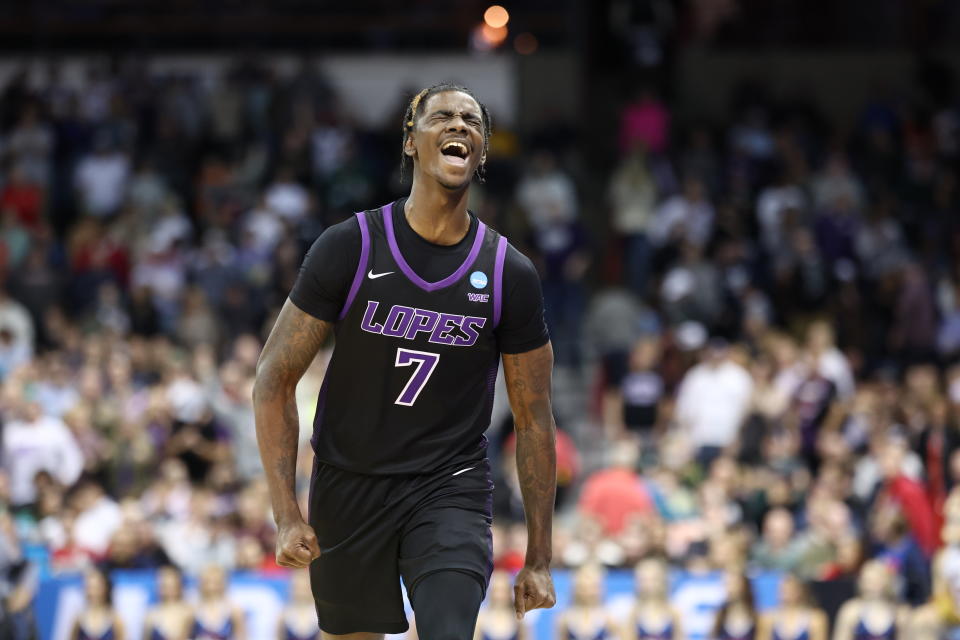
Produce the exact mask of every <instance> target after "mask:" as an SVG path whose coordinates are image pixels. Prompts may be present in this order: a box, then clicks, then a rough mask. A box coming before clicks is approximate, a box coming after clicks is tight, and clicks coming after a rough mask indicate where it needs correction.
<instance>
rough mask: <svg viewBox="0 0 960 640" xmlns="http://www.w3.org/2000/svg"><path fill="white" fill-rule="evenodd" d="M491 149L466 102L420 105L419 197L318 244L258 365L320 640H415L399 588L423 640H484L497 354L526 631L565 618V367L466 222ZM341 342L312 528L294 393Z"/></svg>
mask: <svg viewBox="0 0 960 640" xmlns="http://www.w3.org/2000/svg"><path fill="white" fill-rule="evenodd" d="M489 136H490V118H489V115H488V113H487V110H486V108H485V107H484V106H483V105H482V104H481V103H480V102H479V101H478V100H477V99H476V98H475V96H474V95H473V94H472V93H471V92H470V91H469V90H467V89H465V88H462V87H457V86H453V85H436V86H433V87H430V88H428V89H425V90H423V91H421V92H420V93H419V94H417V95H416V96H415V97H414V98H413V100H412V101H411V102H410V104H409V105H408V107H407V112H406V114H405V117H404V124H403V147H402V148H403V156H402V157H403V159H404V160H410V161H412V163H413V185H412V188H411V190H410V195H409V196H408V197H405V198H401V199H400V200H398V201H396V202H392V203H389V204H387V205H385V206H382V207H380V208H378V209H371V210H368V211H364V212H361V213H359V214H357V215H356V216H354V217H353V218H351V219H349V220H347V221H346V222H343V223H341V224H338V225H334V226H332V227H331V228H330V229H328V230H326V231H325V232H324V233H323V234H322V235H321V236H320V237H319V238H318V239H317V241H316V242H315V243H314V244H313V246H312V247H311V249H310V251H309V253H308V255H307V257H306V258H305V259H304V262H303V266H302V267H301V270H300V275H299V277H298V279H297V281H296V283H295V285H294V287H293V290H292V291H291V293H290V296H289V299H288V300H287V301H286V303H285V304H284V306H283V308H282V309H281V311H280V314H279V316H278V318H277V321H276V324H275V326H274V327H273V330H272V331H271V333H270V336H269V337H268V339H267V342H266V344H265V346H264V348H263V352H262V354H261V356H260V361H259V363H258V365H257V378H256V384H255V388H254V392H253V395H254V405H255V412H256V425H257V437H258V441H259V444H260V452H261V457H262V460H263V464H264V468H265V470H266V476H267V480H268V483H269V486H270V496H271V500H272V503H273V509H274V516H275V518H276V521H277V526H278V535H277V562H278V563H279V564H281V565H283V566H288V567H306V566H309V567H310V573H311V584H312V589H313V596H314V600H315V601H316V606H317V614H318V619H319V626H320V629H321V630H322V631H323V632H324V637H325V638H337V637H341V636H343V637H347V638H350V640H373V639H376V638H380V637H382V634H384V633H401V632H403V631H406V630H407V628H408V624H407V621H406V616H405V615H404V609H403V601H402V598H401V592H400V578H401V576H402V578H403V583H404V585H405V587H406V589H407V594H408V596H409V598H410V602H411V604H412V606H413V609H414V614H415V619H416V627H417V632H418V635H419V638H420V640H439V639H444V640H446V639H450V638H463V639H464V640H468V639H469V638H471V637H472V635H473V629H474V625H475V623H476V619H477V611H478V609H479V606H480V602H481V600H482V599H483V597H484V593H485V591H486V588H487V584H488V581H489V578H490V573H491V571H492V562H491V534H490V524H491V519H492V516H491V503H492V499H491V491H492V482H491V480H490V466H489V463H488V462H487V458H486V440H485V439H484V437H483V432H484V431H485V430H486V428H487V426H488V423H489V420H490V409H491V404H492V399H493V386H494V380H495V378H496V374H497V368H498V365H499V361H500V359H501V354H502V359H503V366H504V374H505V378H506V382H507V388H508V393H509V398H510V403H511V407H512V409H513V413H514V417H515V422H516V429H517V462H518V467H519V474H520V483H521V485H522V492H523V498H524V505H525V511H526V519H527V528H528V531H529V544H528V547H527V554H526V564H525V566H524V568H523V569H522V570H521V571H520V573H519V574H518V575H517V577H516V580H515V584H514V608H515V610H516V614H517V616H518V618H522V617H523V615H524V613H525V612H526V611H529V610H531V609H535V608H545V607H551V606H553V604H554V601H555V596H554V590H553V583H552V581H551V577H550V572H549V569H548V567H549V564H550V556H551V524H552V517H553V500H554V492H555V485H556V460H555V450H554V433H555V425H554V423H553V416H552V410H551V406H550V380H551V369H552V366H553V351H552V349H551V346H550V342H549V338H548V335H547V331H546V327H545V326H544V321H543V308H542V305H543V297H542V294H541V292H540V284H539V278H538V277H537V273H536V271H535V269H534V268H533V265H532V264H531V263H530V261H529V260H527V259H526V258H524V257H523V256H522V254H520V253H519V252H518V251H516V250H515V249H514V248H513V247H511V246H510V245H509V244H508V243H507V241H506V239H505V238H503V237H502V236H500V235H499V234H498V233H497V232H496V231H494V230H493V229H491V228H489V227H487V226H486V225H485V224H483V223H482V222H480V221H479V220H478V219H477V217H476V216H475V215H474V214H472V213H471V212H469V211H467V192H468V190H469V187H470V181H471V179H472V177H473V176H474V174H475V173H477V171H478V169H480V168H482V166H483V164H484V162H485V160H486V153H487V143H488V140H489ZM331 332H332V333H333V334H334V335H335V336H336V347H335V349H334V351H333V355H332V358H331V361H330V364H329V368H328V370H327V373H326V376H325V378H324V381H323V385H322V387H321V390H320V395H319V398H318V403H317V411H316V415H315V418H314V435H313V441H312V443H313V448H314V451H315V452H316V459H315V463H314V468H313V478H312V484H311V497H310V505H309V514H308V521H304V519H303V516H302V515H301V513H300V510H299V508H298V506H297V503H296V499H295V495H294V469H295V465H296V456H297V433H298V417H297V410H296V404H295V401H294V390H295V388H296V385H297V381H298V380H299V379H300V377H301V376H302V375H303V373H304V371H305V369H306V368H307V367H308V366H309V365H310V363H311V362H312V360H313V358H314V355H315V354H316V353H317V350H318V349H319V348H320V346H321V345H322V344H323V343H324V341H325V340H326V339H327V337H328V336H329V335H330V333H331Z"/></svg>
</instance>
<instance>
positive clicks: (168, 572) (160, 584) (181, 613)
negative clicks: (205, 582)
mask: <svg viewBox="0 0 960 640" xmlns="http://www.w3.org/2000/svg"><path fill="white" fill-rule="evenodd" d="M157 595H158V596H159V602H158V603H157V604H156V605H155V606H154V607H152V608H151V609H150V610H149V611H147V617H146V619H145V620H144V633H143V637H144V638H146V639H148V640H186V638H187V634H188V633H189V632H190V625H191V623H192V622H193V610H192V609H191V608H190V605H189V604H187V602H186V601H185V600H184V599H183V576H182V575H180V570H179V569H177V568H176V567H174V566H165V567H160V569H158V570H157Z"/></svg>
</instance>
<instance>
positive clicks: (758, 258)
mask: <svg viewBox="0 0 960 640" xmlns="http://www.w3.org/2000/svg"><path fill="white" fill-rule="evenodd" d="M411 93H412V91H411ZM396 99H397V102H396V109H395V111H396V114H397V117H396V118H394V120H395V121H394V120H391V121H389V122H387V123H384V127H383V129H382V130H367V129H363V128H360V127H358V126H357V125H356V124H355V123H353V122H352V121H351V119H350V117H349V113H347V110H345V109H344V108H343V106H342V105H340V104H339V102H338V100H337V94H336V91H335V88H334V87H331V86H330V85H329V83H328V82H327V81H326V80H325V79H324V78H323V76H321V75H320V74H318V73H316V72H314V71H311V69H310V67H308V66H304V67H303V68H302V69H301V70H300V71H298V72H297V73H295V74H293V75H292V76H288V77H281V76H279V75H276V74H274V73H272V72H270V71H269V70H268V69H265V68H262V67H259V66H256V65H252V64H238V65H235V66H231V67H229V68H227V69H225V70H224V72H223V73H222V74H221V75H220V76H218V77H217V78H216V79H214V80H211V79H210V78H209V77H205V78H203V79H201V78H199V77H194V76H191V75H189V74H178V73H168V74H158V73H147V72H146V71H145V69H143V68H140V67H138V66H137V65H135V64H127V63H123V64H114V65H107V66H103V67H100V66H96V65H92V66H91V67H90V68H89V70H88V72H87V75H86V77H85V78H84V79H83V81H82V82H81V83H79V84H77V83H76V82H73V83H66V82H62V81H61V77H60V70H59V69H58V68H57V67H56V66H55V65H51V66H50V67H49V69H45V70H44V71H43V73H41V74H36V73H33V74H27V73H23V74H18V75H15V76H14V77H12V78H11V79H10V81H9V82H8V84H7V85H6V87H5V88H3V90H2V95H0V167H2V172H0V178H2V180H0V380H2V387H0V415H2V452H0V455H2V457H0V468H2V474H0V502H2V504H3V505H5V507H6V508H5V509H4V510H3V512H2V513H0V595H3V594H10V593H14V594H17V593H22V592H23V590H24V589H27V590H29V589H28V588H29V585H30V584H32V583H35V581H36V579H37V575H36V574H37V571H36V570H35V569H36V567H37V566H40V567H42V569H43V570H44V571H47V570H50V571H54V572H65V571H77V570H82V569H85V568H88V567H91V566H96V567H98V568H100V569H104V570H111V569H118V568H155V567H159V566H164V565H170V564H172V565H175V566H177V567H179V568H180V569H181V570H183V571H185V572H188V573H190V574H196V573H199V572H201V571H202V570H203V569H204V567H206V566H207V565H208V564H210V563H211V562H212V563H215V564H217V565H219V566H222V567H226V568H228V569H248V570H251V569H252V570H262V571H274V570H278V568H277V567H276V566H275V564H274V562H273V535H274V527H273V523H272V517H271V514H270V508H269V500H268V497H267V492H266V488H265V484H264V481H263V478H262V474H261V472H260V467H259V456H258V451H257V447H256V440H255V434H254V422H253V411H252V405H251V389H252V383H253V376H254V370H255V365H256V360H257V357H258V353H259V349H260V346H261V344H262V341H263V340H264V338H265V336H266V333H267V332H268V331H269V328H270V326H271V323H272V319H273V317H274V315H275V313H276V312H277V310H278V309H279V307H280V305H281V304H282V303H283V300H284V299H285V296H286V294H287V293H288V292H289V290H290V287H291V285H292V284H293V281H294V279H295V278H296V275H297V270H298V268H299V265H300V261H301V259H302V256H303V255H304V252H305V250H306V248H307V247H308V246H309V245H310V243H311V242H312V241H313V240H314V239H315V238H316V236H317V235H318V234H319V233H320V232H321V231H322V229H323V228H325V227H326V226H328V225H330V224H333V223H335V222H337V221H339V220H342V219H345V218H346V217H347V216H349V215H350V214H351V212H352V211H356V210H360V209H363V208H369V207H371V206H376V205H378V204H383V203H386V202H387V201H389V200H390V199H391V198H393V197H395V196H398V195H400V194H402V193H403V189H404V184H405V183H404V182H403V181H402V176H401V174H400V170H399V140H400V138H399V133H400V128H399V122H400V119H401V118H400V115H401V114H402V108H403V107H404V104H405V100H406V99H407V96H397V97H396ZM493 115H494V123H495V126H496V122H497V120H496V117H497V114H493ZM571 131H572V130H571V129H570V128H569V127H564V126H563V125H562V123H554V122H545V123H544V126H543V128H542V130H540V131H535V132H526V135H524V136H520V135H518V134H517V133H516V132H512V131H510V130H509V129H508V128H501V129H498V130H495V134H494V137H493V138H492V140H491V149H490V161H489V162H488V168H487V174H486V181H485V182H483V183H481V184H478V185H476V193H473V194H472V196H471V197H472V200H473V205H472V207H473V209H474V210H475V211H477V212H478V213H479V215H481V217H484V218H485V219H487V220H488V221H489V222H491V223H492V224H494V225H495V226H497V227H499V228H501V229H502V230H504V231H505V232H506V233H507V235H508V236H509V237H510V238H511V239H512V241H513V242H514V244H516V245H517V246H518V247H520V248H522V249H523V250H524V251H525V252H526V253H527V254H528V255H530V256H531V258H533V260H534V262H535V264H536V265H537V267H538V268H539V269H540V272H541V276H542V282H543V289H544V297H545V305H546V316H547V322H548V325H549V328H550V331H551V335H552V338H553V342H554V346H555V349H556V353H557V371H558V383H563V384H565V385H567V386H568V387H572V388H576V389H578V390H579V394H573V395H577V396H578V397H582V401H580V402H573V403H570V402H562V398H558V403H557V404H558V423H559V425H560V428H561V433H560V437H559V439H558V459H559V469H558V482H559V486H560V489H559V492H558V505H557V507H558V521H557V526H556V533H555V552H554V559H555V562H556V564H557V566H566V567H586V568H591V569H590V571H594V572H596V571H601V572H602V567H633V566H635V565H637V563H638V562H641V561H644V560H646V559H649V558H660V559H663V560H664V561H666V562H669V563H670V564H671V565H673V566H675V567H684V568H686V569H689V570H691V571H701V570H703V571H706V570H719V569H724V570H732V571H739V572H740V574H741V575H742V571H743V570H744V569H749V570H754V569H756V570H768V569H769V570H778V571H784V572H787V573H789V574H790V575H793V576H795V577H796V579H797V580H798V581H802V582H803V583H804V584H806V583H810V584H817V585H820V586H819V587H818V589H821V590H822V589H829V588H836V589H837V590H836V591H831V592H830V593H834V594H836V595H837V597H841V596H842V597H841V598H840V600H836V598H835V600H836V601H837V602H839V601H841V600H842V599H844V598H847V597H852V596H853V595H854V593H855V591H856V581H857V578H856V576H857V575H859V573H860V572H861V569H862V567H863V566H864V563H866V562H868V561H877V562H879V563H880V565H882V566H883V567H884V568H885V569H886V570H887V571H889V572H890V574H891V578H892V579H891V581H890V584H891V585H892V586H891V587H890V589H891V593H894V594H895V596H896V598H897V599H898V600H899V601H902V602H907V603H909V604H911V605H914V606H918V607H922V606H923V605H925V604H927V603H929V602H931V599H932V598H933V599H934V600H935V596H934V594H935V592H936V591H937V589H935V584H936V582H937V581H936V580H934V578H933V576H934V573H936V572H935V571H934V570H933V562H932V561H933V558H934V557H935V554H938V553H940V554H943V553H945V552H944V551H943V549H944V544H945V543H950V544H953V543H957V544H960V539H956V538H960V536H955V535H954V534H950V535H946V534H945V533H944V532H947V531H954V530H951V529H950V527H951V526H953V527H956V526H957V524H956V517H954V518H953V519H951V517H949V513H948V512H949V509H947V507H946V505H947V504H948V503H949V501H948V496H949V495H950V492H951V490H952V489H953V487H954V486H955V484H956V483H957V481H958V480H960V453H958V450H960V425H958V424H957V421H958V418H960V367H958V366H957V364H956V363H957V361H958V356H960V188H958V184H957V175H958V172H957V170H958V168H960V111H958V108H957V105H956V104H955V103H951V102H949V101H946V102H945V101H944V100H942V97H937V96H935V95H927V94H925V93H924V92H923V91H920V90H918V91H917V92H915V93H913V94H910V95H909V96H900V95H895V94H885V93H882V92H881V93H878V94H877V95H876V96H875V98H873V99H871V101H870V102H869V103H868V104H866V105H864V108H863V110H862V113H861V115H860V117H859V119H858V120H857V122H856V123H855V126H853V127H852V128H846V129H841V128H838V126H837V125H835V124H832V123H830V122H829V120H828V119H826V118H824V117H823V116H822V115H821V114H820V113H819V112H818V111H817V109H816V108H814V107H813V106H811V105H809V104H806V103H803V102H801V101H792V102H778V101H776V100H773V99H770V98H769V97H767V96H765V95H764V94H763V92H762V91H746V92H743V94H742V96H741V97H740V98H739V99H738V100H737V102H736V103H735V104H734V105H733V107H732V111H731V115H730V117H729V118H728V119H727V120H726V121H725V124H723V125H722V126H720V124H719V123H707V122H693V123H690V122H682V123H681V122H679V121H678V120H677V118H675V117H674V116H673V114H672V113H671V108H670V106H669V103H668V102H667V101H665V100H663V99H662V98H660V97H658V95H657V93H656V92H655V91H654V90H652V89H649V88H644V89H641V90H639V91H637V92H636V93H635V94H634V95H633V96H632V97H631V98H630V99H629V100H627V101H625V103H624V106H623V110H622V113H621V122H620V127H619V134H618V140H617V147H618V148H619V154H620V155H619V157H618V159H617V160H616V163H615V166H613V167H612V169H611V171H609V172H591V170H590V169H589V168H588V167H585V166H584V165H583V163H582V162H581V161H580V155H579V154H578V149H577V146H576V144H577V143H576V138H575V136H572V135H570V133H571ZM598 194H599V195H598ZM593 196H597V197H593ZM327 355H328V354H327V353H326V352H325V353H323V354H321V357H319V358H318V359H317V362H315V364H314V366H313V367H312V368H311V370H310V371H309V372H308V374H307V376H306V378H305V380H304V381H303V382H302V383H301V388H300V393H299V395H298V408H299V412H300V420H301V424H302V431H303V435H304V438H303V443H304V446H303V447H302V453H303V454H302V455H301V456H300V472H299V474H298V490H299V492H300V494H301V496H302V499H304V500H305V498H306V489H307V485H308V481H309V469H310V462H311V460H310V457H311V453H310V451H309V445H308V444H307V437H308V436H309V432H310V429H311V422H312V418H313V412H314V408H315V402H316V391H317V389H318V388H319V384H320V380H321V379H322V376H323V371H324V366H325V362H326V357H327ZM509 431H510V429H509V419H508V418H507V419H506V420H502V421H500V420H498V421H497V422H496V423H495V424H494V425H492V428H491V432H490V440H491V443H492V449H491V454H492V456H493V457H494V458H495V460H496V463H497V464H496V469H497V477H498V483H497V484H498V489H497V494H496V496H495V509H496V512H497V513H496V515H497V520H496V524H495V534H494V548H495V555H496V565H497V566H498V567H499V568H501V569H505V570H513V569H517V568H519V566H520V564H521V563H522V560H523V550H524V544H525V531H524V527H523V525H522V524H521V522H522V503H521V501H520V496H519V487H518V485H517V481H516V468H515V463H514V460H513V453H512V450H513V449H512V448H513V440H512V438H510V437H509ZM947 549H948V550H951V549H953V548H952V547H951V546H949V545H948V547H947ZM954 552H956V551H955V550H954V551H951V553H954ZM28 556H29V558H30V561H29V562H28V561H27V560H26V558H27V557H28ZM937 557H939V556H937ZM954 564H957V565H958V566H957V567H953V568H952V571H954V573H960V562H954ZM868 566H873V565H868ZM951 567H952V565H951ZM651 571H653V570H652V569H651ZM587 574H589V572H587ZM585 575H586V574H585ZM591 575H592V574H591ZM588 578H589V575H588ZM588 578H584V579H585V580H587V579H588ZM957 579H958V584H960V575H958V576H957ZM31 581H32V582H31ZM822 585H827V586H826V587H823V586H822ZM831 585H832V587H831ZM584 588H586V587H584ZM797 589H798V590H802V589H801V587H800V586H797ZM884 589H886V587H884ZM18 590H19V591H18ZM824 593H825V592H824ZM884 593H886V591H884ZM4 597H8V596H4ZM790 597H794V596H790ZM797 598H799V596H797ZM20 600H23V598H22V597H21V598H20V599H19V600H14V602H17V603H19V602H20ZM947 602H948V604H942V603H941V605H942V606H940V608H939V609H936V610H935V611H941V610H942V611H946V612H949V613H950V615H953V616H954V619H953V620H952V622H960V615H958V614H960V611H958V610H957V608H956V604H955V601H954V600H952V599H951V597H948V599H947ZM950 603H953V604H950ZM834 613H836V611H835V610H834V611H833V612H832V613H831V615H833V614H834ZM931 615H932V614H931ZM938 616H939V614H937V616H932V618H931V619H934V618H935V619H936V620H941V618H942V619H944V620H945V619H946V618H948V617H949V616H948V615H947V613H944V614H943V615H942V616H939V617H938Z"/></svg>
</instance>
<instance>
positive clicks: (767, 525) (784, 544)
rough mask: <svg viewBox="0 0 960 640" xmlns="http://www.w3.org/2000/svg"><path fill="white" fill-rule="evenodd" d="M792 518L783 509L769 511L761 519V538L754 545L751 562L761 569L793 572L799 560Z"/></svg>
mask: <svg viewBox="0 0 960 640" xmlns="http://www.w3.org/2000/svg"><path fill="white" fill-rule="evenodd" d="M793 533H794V524H793V516H792V515H790V512H789V511H787V510H786V509H784V508H777V509H771V510H770V511H769V512H767V515H766V516H764V518H763V532H762V537H761V539H760V540H758V541H757V543H756V544H755V545H754V548H753V552H752V554H751V562H752V563H753V564H754V565H756V566H757V567H758V568H761V569H778V570H781V571H793V570H794V569H795V568H796V567H797V563H798V560H799V552H800V550H799V548H798V547H797V545H796V542H795V539H794V535H793Z"/></svg>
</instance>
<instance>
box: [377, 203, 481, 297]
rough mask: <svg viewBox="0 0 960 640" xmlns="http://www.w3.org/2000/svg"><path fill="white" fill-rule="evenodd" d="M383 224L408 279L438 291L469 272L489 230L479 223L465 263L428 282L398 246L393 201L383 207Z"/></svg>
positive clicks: (394, 254) (392, 248) (396, 259)
mask: <svg viewBox="0 0 960 640" xmlns="http://www.w3.org/2000/svg"><path fill="white" fill-rule="evenodd" d="M383 226H384V227H385V229H386V231H387V243H388V244H389V245H390V253H391V255H393V261H394V262H396V263H397V266H398V267H400V271H402V272H403V274H404V275H405V276H407V279H409V280H410V282H412V283H413V284H415V285H417V286H418V287H420V288H421V289H423V290H424V291H436V290H437V289H443V288H444V287H449V286H450V285H452V284H453V283H454V282H456V281H457V280H459V279H460V278H462V277H463V275H464V274H465V273H466V272H467V269H469V268H470V265H472V264H473V262H474V260H476V259H477V255H478V254H479V253H480V246H481V245H483V236H484V235H485V233H486V230H487V225H485V224H483V223H482V222H480V223H479V224H477V236H476V237H475V238H474V240H473V246H472V247H471V248H470V253H469V255H467V259H466V260H464V261H463V264H461V265H460V268H459V269H457V270H456V271H454V272H453V273H451V274H450V275H449V276H447V277H446V278H444V279H443V280H440V281H438V282H427V281H426V280H424V279H423V278H421V277H420V276H418V275H417V274H416V272H415V271H414V270H413V269H411V268H410V265H408V264H407V261H406V260H404V259H403V254H402V253H400V247H399V246H397V237H396V236H395V235H394V233H393V203H392V202H391V203H390V204H388V205H387V206H385V207H384V208H383Z"/></svg>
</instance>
